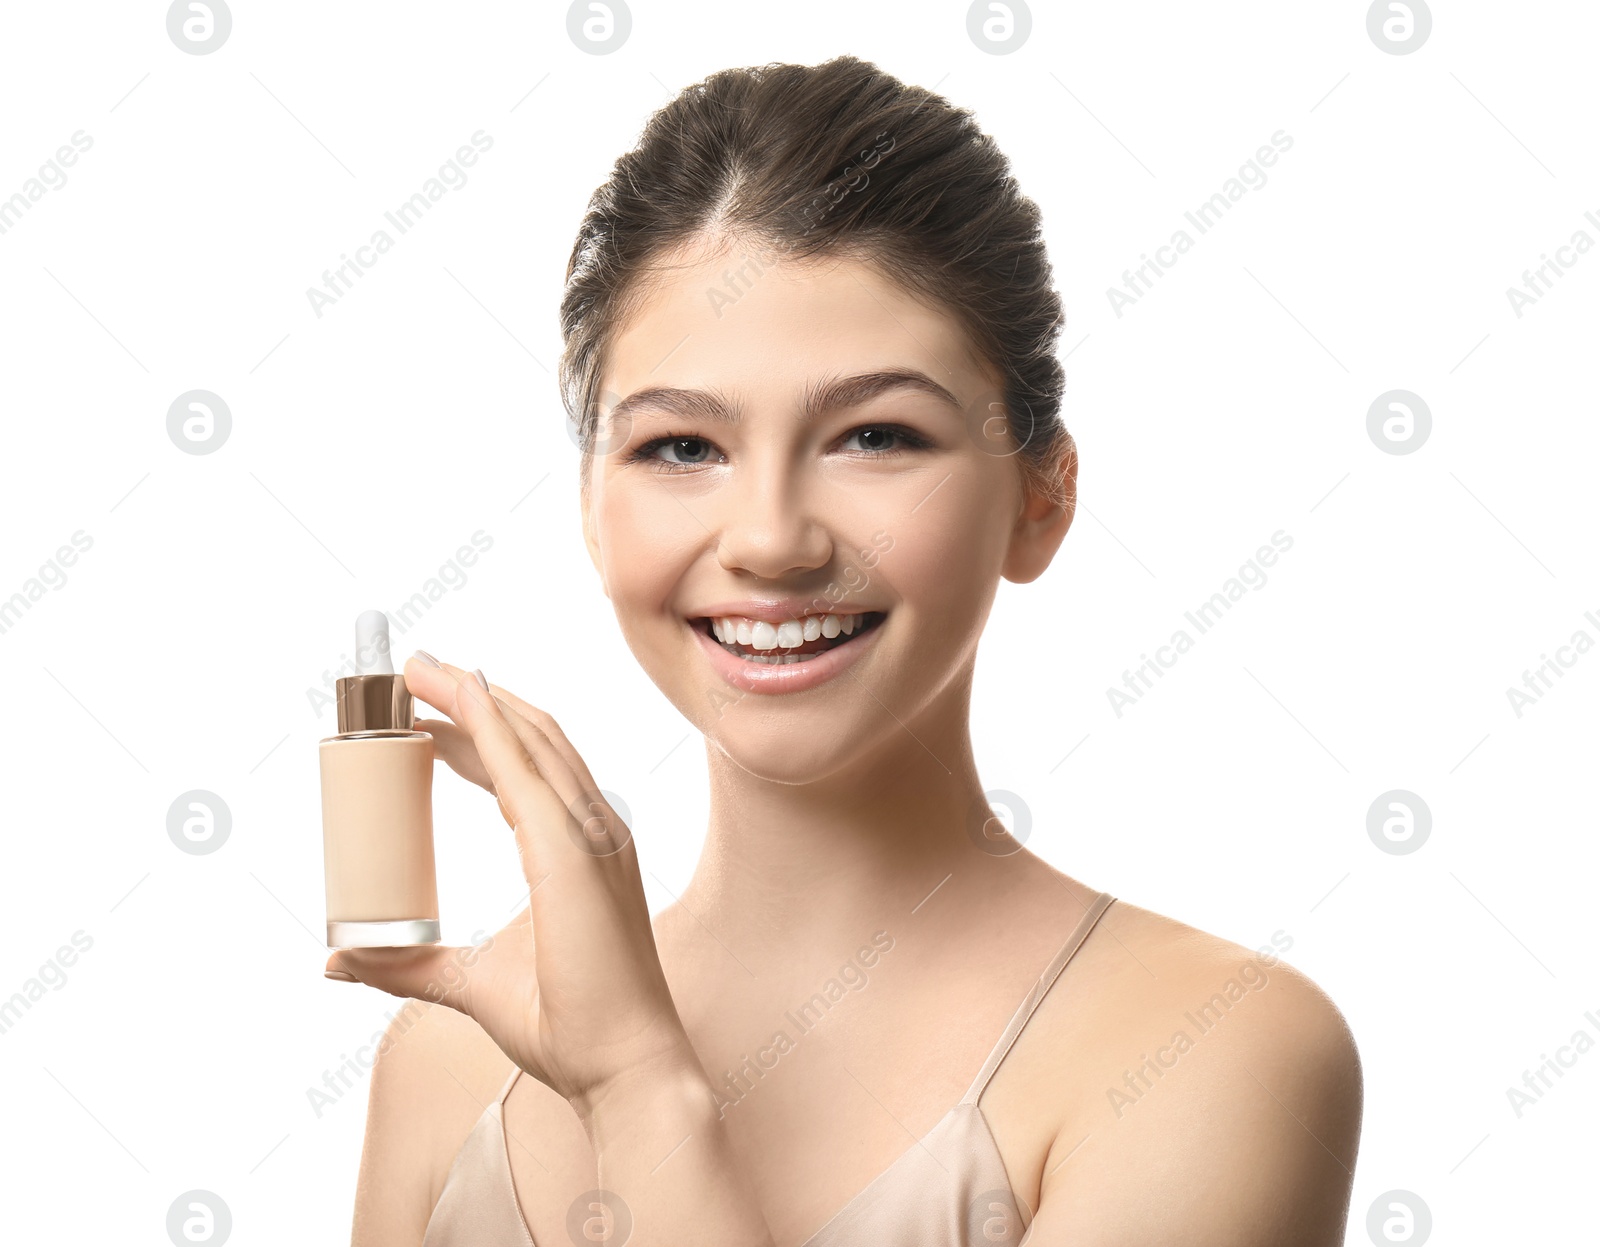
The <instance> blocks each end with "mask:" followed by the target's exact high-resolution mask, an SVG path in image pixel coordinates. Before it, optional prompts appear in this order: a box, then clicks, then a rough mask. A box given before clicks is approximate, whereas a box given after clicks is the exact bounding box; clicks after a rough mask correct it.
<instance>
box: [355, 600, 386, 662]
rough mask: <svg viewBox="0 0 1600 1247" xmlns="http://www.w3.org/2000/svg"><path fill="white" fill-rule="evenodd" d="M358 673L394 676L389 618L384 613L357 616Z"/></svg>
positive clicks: (364, 612) (369, 612) (371, 612)
mask: <svg viewBox="0 0 1600 1247" xmlns="http://www.w3.org/2000/svg"><path fill="white" fill-rule="evenodd" d="M356 673H357V674H358V675H393V674H394V663H392V662H391V661H390V660H389V616H387V615H385V614H384V613H383V612H382V611H362V612H361V613H360V614H359V615H357V616H356Z"/></svg>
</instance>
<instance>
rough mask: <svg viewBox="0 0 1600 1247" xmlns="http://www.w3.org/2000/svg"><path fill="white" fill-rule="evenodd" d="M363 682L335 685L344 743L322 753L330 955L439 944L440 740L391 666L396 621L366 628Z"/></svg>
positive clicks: (380, 617) (367, 619)
mask: <svg viewBox="0 0 1600 1247" xmlns="http://www.w3.org/2000/svg"><path fill="white" fill-rule="evenodd" d="M356 664H357V668H356V669H357V674H356V675H353V676H345V677H343V678H342V679H340V680H338V681H337V682H336V683H335V686H334V688H335V697H336V701H337V705H338V712H339V734H338V735H337V736H329V737H327V738H326V739H325V740H323V741H322V742H321V744H320V746H319V752H320V754H321V770H322V853H323V872H324V878H325V881H326V884H327V901H328V947H329V948H395V947H401V946H405V945H412V944H437V943H438V942H439V893H438V884H437V882H436V880H435V877H434V863H433V737H432V736H431V735H429V734H428V733H427V732H418V731H414V730H412V723H413V721H414V718H413V709H412V701H411V694H410V692H409V691H407V689H406V679H405V676H404V675H403V674H401V675H396V674H395V670H394V665H393V663H392V662H391V661H390V658H389V620H388V617H387V616H386V615H384V613H383V612H382V611H365V612H363V613H362V615H361V616H360V617H359V618H358V619H357V620H356Z"/></svg>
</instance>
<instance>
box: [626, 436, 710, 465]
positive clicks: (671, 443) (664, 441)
mask: <svg viewBox="0 0 1600 1247" xmlns="http://www.w3.org/2000/svg"><path fill="white" fill-rule="evenodd" d="M661 450H670V451H671V452H672V453H673V454H675V455H680V456H682V457H681V458H677V459H663V458H660V457H659V456H658V455H657V453H656V452H657V451H661ZM711 450H712V446H711V443H710V442H708V441H706V439H705V438H703V437H692V436H690V435H688V434H685V433H668V434H666V435H665V436H664V437H653V438H651V439H650V440H649V441H648V442H645V443H644V444H643V445H642V446H640V447H639V448H638V449H637V450H635V451H633V452H632V453H631V454H629V455H628V462H629V463H642V462H645V461H649V462H651V463H652V465H653V466H654V467H655V469H656V470H657V471H659V472H686V471H688V470H690V469H692V468H696V467H699V466H701V465H703V464H705V463H707V462H710V461H711V459H710V455H711Z"/></svg>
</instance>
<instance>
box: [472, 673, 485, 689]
mask: <svg viewBox="0 0 1600 1247" xmlns="http://www.w3.org/2000/svg"><path fill="white" fill-rule="evenodd" d="M472 674H473V675H474V676H475V677H476V678H477V681H478V686H479V687H480V688H482V689H483V691H484V692H485V693H487V692H488V691H489V681H487V680H485V679H484V678H483V672H482V671H481V670H479V671H474V672H473V673H472Z"/></svg>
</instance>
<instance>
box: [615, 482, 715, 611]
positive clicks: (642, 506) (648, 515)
mask: <svg viewBox="0 0 1600 1247" xmlns="http://www.w3.org/2000/svg"><path fill="white" fill-rule="evenodd" d="M594 530H595V537H596V540H597V541H598V543H599V546H600V555H601V558H602V559H603V560H604V562H605V568H606V582H607V584H608V585H609V586H610V590H611V596H612V599H613V601H614V602H615V604H616V605H617V607H618V609H619V611H620V610H622V609H623V608H624V607H626V608H628V609H632V610H638V609H641V608H644V609H649V608H653V607H654V606H655V605H656V604H658V603H659V602H661V601H662V600H664V599H665V598H666V597H667V596H668V595H669V594H670V593H671V592H672V589H673V586H674V584H675V583H676V581H677V579H678V578H679V576H680V575H681V573H682V569H683V564H684V563H685V562H686V561H687V560H688V559H689V558H691V557H692V552H693V551H695V550H697V549H698V548H699V546H700V544H702V543H703V542H704V539H705V531H706V530H705V529H704V527H702V526H701V525H699V524H697V523H696V522H695V520H694V516H693V514H692V513H691V510H690V509H686V508H685V507H684V506H683V505H680V504H679V503H678V502H676V501H674V500H673V498H672V497H671V496H670V495H669V494H668V492H667V491H666V490H665V489H655V488H651V487H650V485H649V483H648V482H646V483H645V484H644V486H643V487H642V488H640V487H633V486H630V487H628V488H610V489H607V490H606V492H605V494H604V495H603V497H602V498H600V499H598V500H597V502H596V505H595V510H594ZM697 534H698V540H697V536H696V535H697Z"/></svg>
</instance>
